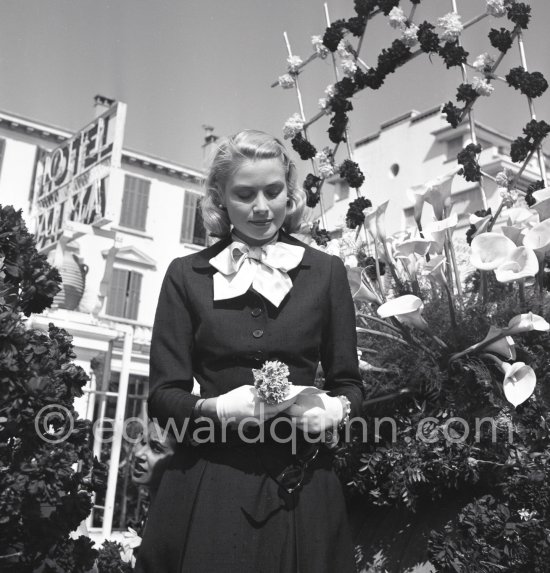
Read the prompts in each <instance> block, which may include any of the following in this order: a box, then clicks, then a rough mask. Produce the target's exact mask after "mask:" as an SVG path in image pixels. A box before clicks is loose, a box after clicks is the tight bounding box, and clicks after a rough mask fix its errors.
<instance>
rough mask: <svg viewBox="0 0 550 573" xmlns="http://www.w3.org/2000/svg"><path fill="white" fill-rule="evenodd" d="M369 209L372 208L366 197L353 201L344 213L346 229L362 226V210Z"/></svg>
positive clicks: (363, 216) (363, 215)
mask: <svg viewBox="0 0 550 573" xmlns="http://www.w3.org/2000/svg"><path fill="white" fill-rule="evenodd" d="M369 207H372V203H371V202H370V201H369V200H368V199H367V198H366V197H357V199H355V201H352V202H351V203H350V204H349V209H348V212H347V213H346V225H347V226H348V228H350V229H355V228H357V227H359V226H360V225H362V224H363V222H364V221H365V213H363V210H364V209H368V208H369Z"/></svg>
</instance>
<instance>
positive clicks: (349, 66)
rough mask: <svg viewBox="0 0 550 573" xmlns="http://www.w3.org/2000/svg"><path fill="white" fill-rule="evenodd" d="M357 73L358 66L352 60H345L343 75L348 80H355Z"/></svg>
mask: <svg viewBox="0 0 550 573" xmlns="http://www.w3.org/2000/svg"><path fill="white" fill-rule="evenodd" d="M356 71H357V64H356V63H355V62H354V61H353V60H351V59H345V60H343V62H342V73H343V74H344V76H346V77H347V78H353V76H354V74H355V72H356Z"/></svg>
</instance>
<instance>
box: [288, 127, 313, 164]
mask: <svg viewBox="0 0 550 573" xmlns="http://www.w3.org/2000/svg"><path fill="white" fill-rule="evenodd" d="M290 142H291V143H292V149H294V151H296V153H297V154H298V155H299V156H300V159H302V160H303V161H307V160H308V159H313V158H314V157H315V154H316V153H317V149H315V147H314V146H313V145H312V144H311V143H310V142H309V141H308V140H307V139H305V138H304V136H303V135H302V132H299V133H297V134H296V135H295V136H294V137H293V138H292V139H291V140H290Z"/></svg>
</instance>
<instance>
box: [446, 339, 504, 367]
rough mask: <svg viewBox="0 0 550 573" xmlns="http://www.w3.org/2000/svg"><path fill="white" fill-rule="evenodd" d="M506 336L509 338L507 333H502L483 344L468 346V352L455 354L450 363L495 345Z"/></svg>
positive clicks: (463, 351)
mask: <svg viewBox="0 0 550 573" xmlns="http://www.w3.org/2000/svg"><path fill="white" fill-rule="evenodd" d="M506 336H508V335H507V334H506V332H501V333H500V334H497V335H496V336H493V338H489V339H488V340H484V341H483V342H478V343H476V344H472V346H468V348H466V350H462V351H461V352H458V353H456V354H453V355H452V356H451V357H450V358H449V362H452V361H453V360H456V359H457V358H461V357H462V356H465V355H466V354H471V353H472V352H475V351H476V350H481V349H483V348H485V347H486V346H489V345H490V344H493V342H496V341H497V340H500V339H501V338H505V337H506ZM487 356H492V354H488V355H487Z"/></svg>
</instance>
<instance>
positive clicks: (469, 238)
mask: <svg viewBox="0 0 550 573" xmlns="http://www.w3.org/2000/svg"><path fill="white" fill-rule="evenodd" d="M491 214H492V211H491V207H489V208H488V209H480V210H479V211H476V212H475V213H474V215H476V216H477V217H487V215H491ZM476 231H477V227H476V226H475V225H470V228H469V229H468V230H467V231H466V242H467V243H468V245H471V244H472V240H473V238H474V235H475V234H476Z"/></svg>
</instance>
